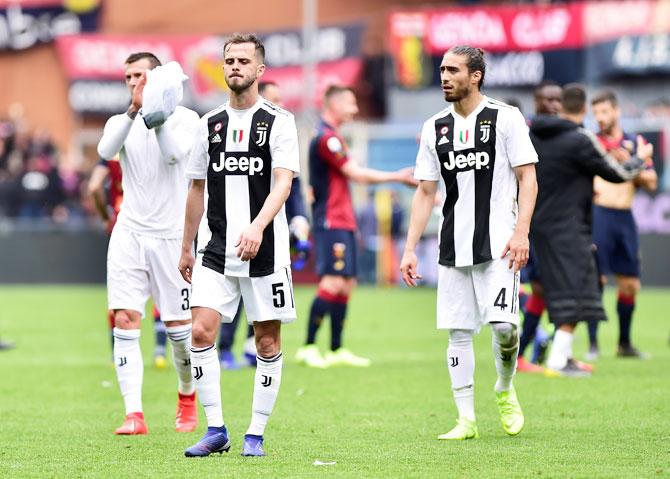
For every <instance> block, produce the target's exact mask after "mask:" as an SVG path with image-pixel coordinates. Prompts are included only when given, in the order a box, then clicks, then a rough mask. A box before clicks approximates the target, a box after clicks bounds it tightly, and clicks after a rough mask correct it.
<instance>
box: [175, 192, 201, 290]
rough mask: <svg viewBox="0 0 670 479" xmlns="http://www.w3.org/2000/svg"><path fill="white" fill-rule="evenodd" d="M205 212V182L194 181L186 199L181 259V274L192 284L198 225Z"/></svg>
mask: <svg viewBox="0 0 670 479" xmlns="http://www.w3.org/2000/svg"><path fill="white" fill-rule="evenodd" d="M204 211H205V180H192V181H191V186H190V188H189V189H188V195H187V197H186V217H185V220H184V236H183V238H182V242H181V258H180V259H179V272H180V273H181V275H182V277H183V278H184V280H186V281H187V282H188V283H190V282H191V275H192V274H193V265H194V264H195V256H194V255H193V242H194V241H195V235H196V234H197V233H198V225H200V220H201V219H202V215H203V213H204Z"/></svg>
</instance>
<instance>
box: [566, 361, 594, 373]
mask: <svg viewBox="0 0 670 479" xmlns="http://www.w3.org/2000/svg"><path fill="white" fill-rule="evenodd" d="M571 361H572V362H573V363H575V365H576V366H577V367H578V368H579V369H581V370H582V371H586V372H587V373H592V372H593V371H595V370H596V367H595V366H594V365H593V364H589V363H585V362H582V361H577V360H576V359H572V358H570V359H568V363H569V362H571Z"/></svg>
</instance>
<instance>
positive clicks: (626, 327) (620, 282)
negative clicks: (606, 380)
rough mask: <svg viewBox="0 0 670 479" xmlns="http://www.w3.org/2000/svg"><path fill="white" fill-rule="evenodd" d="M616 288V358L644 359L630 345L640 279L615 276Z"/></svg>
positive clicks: (643, 355)
mask: <svg viewBox="0 0 670 479" xmlns="http://www.w3.org/2000/svg"><path fill="white" fill-rule="evenodd" d="M616 281H617V286H618V297H617V305H616V306H617V308H616V309H617V315H618V316H619V343H618V349H617V356H619V357H626V358H644V357H645V356H646V355H645V354H644V353H641V352H640V351H638V350H637V349H636V348H635V347H633V345H632V343H631V325H632V322H633V311H635V299H636V297H637V293H638V292H639V291H640V279H639V278H637V277H634V276H623V275H617V277H616Z"/></svg>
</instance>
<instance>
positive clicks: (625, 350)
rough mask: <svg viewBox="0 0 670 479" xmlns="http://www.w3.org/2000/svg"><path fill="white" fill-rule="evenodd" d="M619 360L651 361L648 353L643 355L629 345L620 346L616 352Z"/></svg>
mask: <svg viewBox="0 0 670 479" xmlns="http://www.w3.org/2000/svg"><path fill="white" fill-rule="evenodd" d="M616 356H617V358H633V359H651V356H650V355H649V354H647V353H643V352H642V351H640V350H639V349H637V348H635V347H633V346H631V345H630V344H628V345H621V344H620V345H619V347H618V348H617V352H616Z"/></svg>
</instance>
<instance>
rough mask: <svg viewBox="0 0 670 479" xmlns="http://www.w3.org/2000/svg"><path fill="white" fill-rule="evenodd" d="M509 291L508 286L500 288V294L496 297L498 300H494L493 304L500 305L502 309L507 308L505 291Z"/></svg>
mask: <svg viewBox="0 0 670 479" xmlns="http://www.w3.org/2000/svg"><path fill="white" fill-rule="evenodd" d="M506 292H507V288H503V289H501V290H500V292H499V293H498V296H497V297H496V300H495V301H494V302H493V306H498V307H499V308H500V309H501V310H502V311H504V310H505V309H507V303H506V302H505V293H506Z"/></svg>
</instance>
